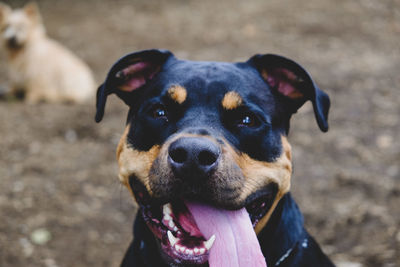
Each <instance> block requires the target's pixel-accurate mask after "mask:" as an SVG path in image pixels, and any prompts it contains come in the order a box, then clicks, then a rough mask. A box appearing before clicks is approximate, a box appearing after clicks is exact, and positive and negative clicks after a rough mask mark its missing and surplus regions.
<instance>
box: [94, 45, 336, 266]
mask: <svg viewBox="0 0 400 267" xmlns="http://www.w3.org/2000/svg"><path fill="white" fill-rule="evenodd" d="M112 93H115V94H117V96H118V97H120V98H121V99H122V100H123V101H124V102H125V103H126V104H127V105H128V106H129V108H130V109H129V113H128V118H127V125H126V129H125V132H124V134H123V136H122V138H121V140H120V143H119V145H118V148H117V158H118V163H119V179H120V180H121V182H122V183H123V184H124V185H126V186H127V187H128V188H129V190H130V191H131V192H132V194H133V196H134V197H135V199H136V201H137V203H138V204H139V206H140V210H139V213H138V216H137V218H136V221H135V224H134V241H133V242H132V244H131V246H130V247H129V249H128V251H127V253H126V255H125V258H124V260H123V262H122V266H130V267H133V266H157V267H161V266H214V267H220V266H229V267H234V266H241V267H254V266H255V267H257V266H266V265H268V266H333V264H332V263H331V262H330V260H329V259H328V258H327V257H326V256H325V255H324V254H323V252H322V251H321V249H320V248H319V246H318V245H317V243H316V242H315V241H314V239H313V238H312V237H311V236H310V235H309V234H308V233H307V232H306V230H305V229H304V227H303V217H302V215H301V213H300V211H299V209H298V208H297V205H296V204H295V202H294V200H293V199H292V197H291V196H290V193H289V189H290V180H291V175H292V163H291V158H292V155H291V147H290V145H289V143H288V141H287V134H288V131H289V120H290V118H291V116H292V114H294V113H295V112H296V111H297V109H298V108H300V107H301V106H302V105H303V104H304V102H306V101H307V100H310V101H311V102H312V104H313V108H314V112H315V117H316V120H317V122H318V125H319V127H320V129H321V130H322V131H327V130H328V124H327V117H328V110H329V105H330V101H329V97H328V96H327V95H326V94H325V93H324V92H322V91H321V90H320V89H319V88H318V87H317V86H316V84H315V83H314V82H313V80H312V79H311V77H310V75H309V74H308V73H307V72H306V71H305V70H304V69H303V68H302V67H301V66H300V65H298V64H297V63H295V62H293V61H291V60H289V59H287V58H284V57H281V56H277V55H270V54H267V55H256V56H253V57H252V58H250V59H249V60H248V61H247V62H243V63H223V62H195V61H186V60H179V59H177V58H175V57H174V56H173V55H172V54H171V53H170V52H169V51H164V50H146V51H141V52H137V53H132V54H129V55H127V56H125V57H123V58H121V59H120V60H119V61H118V62H117V63H115V65H114V66H113V67H112V68H111V70H110V72H109V74H108V76H107V79H106V80H105V82H104V84H103V85H102V86H100V88H99V90H98V92H97V114H96V121H97V122H99V121H100V120H101V119H102V117H103V114H104V108H105V104H106V98H107V96H108V95H110V94H112Z"/></svg>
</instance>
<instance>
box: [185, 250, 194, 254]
mask: <svg viewBox="0 0 400 267" xmlns="http://www.w3.org/2000/svg"><path fill="white" fill-rule="evenodd" d="M185 254H187V255H193V250H191V249H188V248H187V249H186V250H185Z"/></svg>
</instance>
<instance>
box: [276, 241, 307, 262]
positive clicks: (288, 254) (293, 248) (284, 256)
mask: <svg viewBox="0 0 400 267" xmlns="http://www.w3.org/2000/svg"><path fill="white" fill-rule="evenodd" d="M299 243H300V242H297V243H296V244H295V245H294V246H293V247H291V248H289V249H288V250H287V251H286V252H285V254H283V255H282V257H280V258H279V260H277V261H276V262H275V265H274V266H279V265H280V264H281V263H282V262H284V261H285V260H286V259H287V258H289V256H290V255H292V254H293V253H294V252H295V251H297V250H298V245H299ZM301 247H302V248H307V247H308V239H307V238H304V239H303V241H302V242H301ZM292 252H293V253H292Z"/></svg>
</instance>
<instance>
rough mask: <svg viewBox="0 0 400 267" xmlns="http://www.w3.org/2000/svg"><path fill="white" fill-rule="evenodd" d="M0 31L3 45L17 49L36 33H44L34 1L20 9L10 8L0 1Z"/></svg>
mask: <svg viewBox="0 0 400 267" xmlns="http://www.w3.org/2000/svg"><path fill="white" fill-rule="evenodd" d="M0 32H1V36H2V39H3V43H4V45H5V47H7V48H8V49H10V50H17V49H20V48H22V47H24V46H25V45H26V43H27V42H28V41H29V40H30V39H31V38H33V37H34V36H37V35H42V34H44V27H43V24H42V19H41V16H40V13H39V9H38V7H37V5H36V4H35V3H34V2H31V3H28V4H26V5H25V6H24V7H23V8H22V9H16V10H12V9H11V8H10V7H9V6H8V5H6V4H3V3H0Z"/></svg>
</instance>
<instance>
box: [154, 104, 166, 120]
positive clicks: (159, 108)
mask: <svg viewBox="0 0 400 267" xmlns="http://www.w3.org/2000/svg"><path fill="white" fill-rule="evenodd" d="M151 115H152V116H153V118H165V119H166V118H167V110H166V108H165V107H164V106H163V105H156V106H154V107H153V108H152V110H151Z"/></svg>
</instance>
